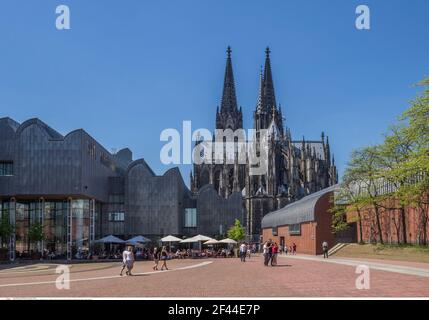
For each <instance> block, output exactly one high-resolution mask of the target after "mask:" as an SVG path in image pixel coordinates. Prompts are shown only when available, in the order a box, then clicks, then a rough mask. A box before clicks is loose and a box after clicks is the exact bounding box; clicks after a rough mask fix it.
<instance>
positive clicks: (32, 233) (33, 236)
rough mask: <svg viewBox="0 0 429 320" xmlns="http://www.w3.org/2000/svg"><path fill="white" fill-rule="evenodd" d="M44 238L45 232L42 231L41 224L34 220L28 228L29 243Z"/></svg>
mask: <svg viewBox="0 0 429 320" xmlns="http://www.w3.org/2000/svg"><path fill="white" fill-rule="evenodd" d="M43 240H45V233H44V232H43V225H42V224H41V223H39V222H35V223H33V224H32V225H31V227H30V228H29V229H28V241H29V244H30V243H36V242H39V241H43Z"/></svg>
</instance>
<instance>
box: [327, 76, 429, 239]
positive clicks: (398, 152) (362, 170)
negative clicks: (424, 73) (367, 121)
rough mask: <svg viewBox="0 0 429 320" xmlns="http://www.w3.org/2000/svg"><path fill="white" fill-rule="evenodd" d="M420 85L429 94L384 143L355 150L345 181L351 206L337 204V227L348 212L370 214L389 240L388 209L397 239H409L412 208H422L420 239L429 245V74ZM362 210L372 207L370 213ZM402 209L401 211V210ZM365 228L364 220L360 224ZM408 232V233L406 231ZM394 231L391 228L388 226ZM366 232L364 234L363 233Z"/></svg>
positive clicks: (345, 196) (344, 195)
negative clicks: (409, 209)
mask: <svg viewBox="0 0 429 320" xmlns="http://www.w3.org/2000/svg"><path fill="white" fill-rule="evenodd" d="M419 85H421V86H423V87H424V88H425V89H424V91H423V94H421V95H419V96H417V97H416V99H415V100H413V101H412V102H411V106H410V107H409V108H408V109H407V110H406V111H405V112H404V113H403V114H402V115H401V117H400V118H399V119H398V120H399V122H398V123H397V124H395V125H394V126H391V127H390V129H389V131H388V133H387V134H386V136H385V139H384V141H383V143H381V144H379V145H376V146H371V147H364V148H361V149H359V150H357V151H354V152H353V153H352V156H351V159H350V161H349V163H348V167H347V169H346V172H345V175H344V182H343V183H342V184H341V186H342V188H341V193H342V196H341V197H342V198H343V199H345V200H346V201H345V202H346V203H347V204H348V205H347V206H335V207H334V209H333V211H332V213H333V227H334V230H335V228H337V229H341V228H345V225H344V222H343V221H342V217H344V215H345V214H346V213H347V212H348V211H354V212H358V216H359V221H362V219H364V220H365V219H367V220H369V222H370V227H371V230H374V231H375V232H376V233H377V234H378V236H379V237H378V238H379V239H378V241H379V242H380V243H383V241H384V239H383V234H382V227H381V214H382V212H383V211H382V210H384V212H385V213H388V214H389V219H387V222H385V223H390V221H393V223H394V225H395V228H396V232H397V241H398V243H400V242H401V237H400V234H402V241H403V242H404V243H407V242H408V239H407V223H406V208H407V207H414V208H416V209H417V212H418V219H417V222H418V234H419V239H420V240H421V241H420V242H421V243H422V244H426V243H427V241H428V239H427V234H428V233H427V230H428V225H429V216H428V212H429V192H428V191H429V77H428V78H426V79H425V80H423V81H422V82H421V83H419ZM361 211H362V212H368V215H366V216H365V217H362V216H361ZM397 212H399V215H397ZM360 228H361V231H362V225H360ZM401 231H402V232H401ZM386 232H387V236H390V232H391V230H390V227H388V228H387V230H386ZM361 234H362V233H361Z"/></svg>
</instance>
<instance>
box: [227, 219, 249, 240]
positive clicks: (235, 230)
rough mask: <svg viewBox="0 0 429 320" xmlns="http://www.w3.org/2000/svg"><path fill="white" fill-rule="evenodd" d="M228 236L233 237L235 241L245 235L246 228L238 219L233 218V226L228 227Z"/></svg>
mask: <svg viewBox="0 0 429 320" xmlns="http://www.w3.org/2000/svg"><path fill="white" fill-rule="evenodd" d="M227 234H228V238H230V239H234V240H235V241H240V240H243V239H244V237H245V236H246V230H245V229H244V227H243V226H242V225H241V222H240V220H238V219H235V222H234V226H232V227H231V228H229V229H228V233H227Z"/></svg>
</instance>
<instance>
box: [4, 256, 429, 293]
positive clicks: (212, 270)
mask: <svg viewBox="0 0 429 320" xmlns="http://www.w3.org/2000/svg"><path fill="white" fill-rule="evenodd" d="M361 262H364V263H363V264H367V265H368V263H371V265H369V267H370V289H369V290H359V289H357V288H356V285H355V283H356V278H357V277H358V276H359V275H358V274H356V273H355V271H356V265H357V263H359V264H360V263H361ZM391 263H392V264H391ZM168 264H169V268H170V269H171V271H157V272H154V271H153V270H152V262H150V261H143V262H137V263H136V267H135V270H133V272H134V274H135V276H132V277H126V276H123V277H121V276H119V271H120V267H121V264H120V263H119V262H118V263H100V264H94V263H92V264H75V265H72V266H71V268H70V270H71V276H70V289H69V290H58V289H57V288H56V286H55V279H56V278H57V277H58V274H56V273H55V269H56V266H55V267H52V265H50V264H36V265H32V266H25V267H23V268H22V267H18V268H20V269H18V268H16V267H12V268H9V269H4V268H3V269H2V270H1V271H0V297H77V298H85V297H137V298H144V297H429V277H427V276H426V275H424V274H423V272H424V271H422V270H415V269H425V268H424V267H422V266H418V267H414V266H412V265H409V266H406V265H403V266H400V265H396V264H394V262H389V263H388V262H386V261H385V262H383V263H382V264H383V265H380V263H378V262H371V261H362V260H359V261H350V259H332V260H329V263H328V262H327V261H323V259H321V258H320V257H310V256H303V255H298V256H293V257H292V256H284V257H279V259H278V265H277V266H275V267H271V266H270V267H266V266H264V265H263V262H262V257H261V256H260V255H258V256H253V257H252V258H251V259H250V260H248V261H246V262H245V263H242V262H240V259H236V258H228V259H225V258H224V259H186V260H172V261H168ZM387 269H389V270H387ZM427 269H428V270H429V266H428V267H427ZM399 271H400V272H399Z"/></svg>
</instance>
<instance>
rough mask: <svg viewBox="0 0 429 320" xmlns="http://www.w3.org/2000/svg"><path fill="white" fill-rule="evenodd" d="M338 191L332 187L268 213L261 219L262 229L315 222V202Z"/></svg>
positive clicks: (336, 187)
mask: <svg viewBox="0 0 429 320" xmlns="http://www.w3.org/2000/svg"><path fill="white" fill-rule="evenodd" d="M337 189H339V185H338V184H336V185H333V186H331V187H328V188H325V189H323V190H320V191H317V192H315V193H312V194H310V195H308V196H306V197H304V198H302V199H300V200H298V201H295V202H292V203H291V204H288V205H287V206H285V207H283V208H281V209H279V210H277V211H273V212H270V213H268V214H267V215H265V216H264V217H263V218H262V223H261V224H262V228H263V229H265V228H273V227H278V226H284V225H290V224H297V223H302V222H308V221H314V220H315V212H314V209H315V206H316V203H317V201H318V200H319V199H320V198H321V197H323V196H324V195H325V194H327V193H329V192H333V191H335V190H337Z"/></svg>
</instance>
